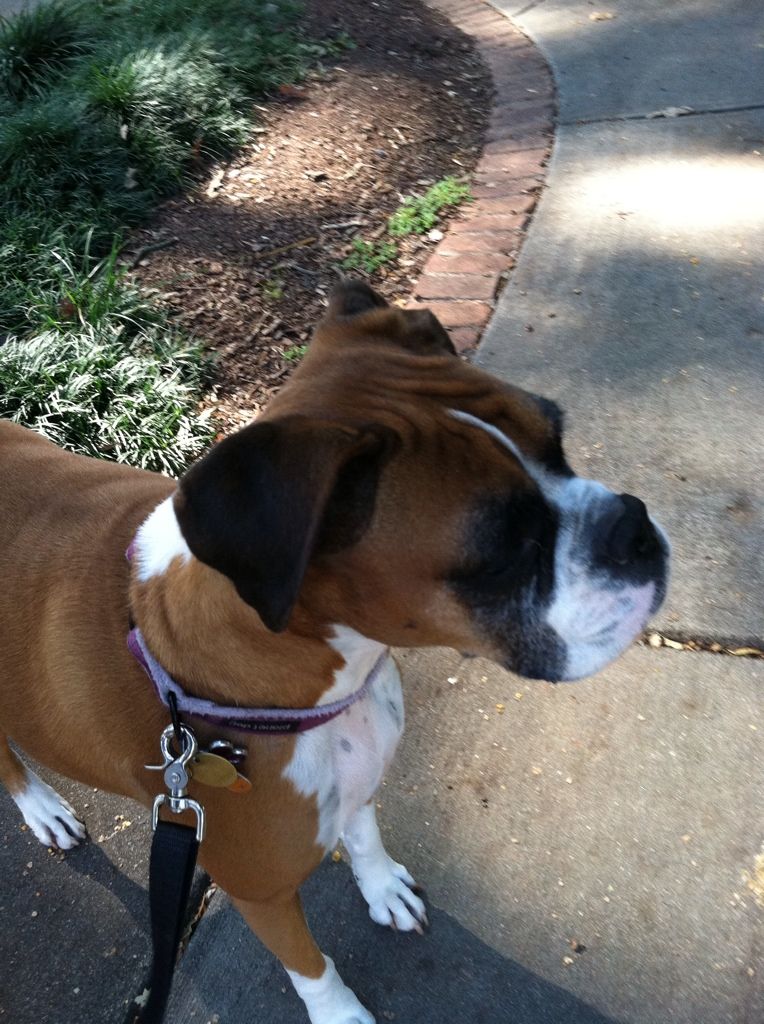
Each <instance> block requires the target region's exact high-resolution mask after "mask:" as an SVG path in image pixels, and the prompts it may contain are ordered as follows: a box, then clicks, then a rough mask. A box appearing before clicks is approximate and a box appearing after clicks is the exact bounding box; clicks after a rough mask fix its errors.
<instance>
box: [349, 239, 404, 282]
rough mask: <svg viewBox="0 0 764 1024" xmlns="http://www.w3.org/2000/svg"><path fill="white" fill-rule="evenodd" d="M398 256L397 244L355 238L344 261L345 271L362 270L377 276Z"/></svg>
mask: <svg viewBox="0 0 764 1024" xmlns="http://www.w3.org/2000/svg"><path fill="white" fill-rule="evenodd" d="M397 255H398V246H397V245H396V244H395V242H384V241H379V242H366V241H364V239H363V238H354V239H353V247H352V249H351V251H350V253H349V254H348V255H347V256H346V257H345V259H344V260H343V261H342V268H343V270H362V271H363V272H364V273H365V274H368V275H371V274H375V273H376V272H377V271H378V270H379V268H380V267H383V266H385V264H386V263H392V261H393V260H394V259H395V257H396V256H397Z"/></svg>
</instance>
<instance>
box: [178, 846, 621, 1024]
mask: <svg viewBox="0 0 764 1024" xmlns="http://www.w3.org/2000/svg"><path fill="white" fill-rule="evenodd" d="M304 898H305V908H306V914H307V917H308V920H309V921H310V923H311V927H312V929H313V932H314V934H315V936H316V939H317V941H318V943H319V945H320V946H321V948H322V949H323V950H324V951H325V952H326V953H327V954H328V955H331V956H332V957H333V959H334V961H335V963H336V964H337V967H338V970H339V971H340V973H341V974H342V977H343V979H344V980H345V982H346V983H347V984H348V985H349V986H350V987H351V988H352V989H353V990H354V991H355V992H356V994H357V995H358V996H359V998H360V999H361V1001H362V1002H363V1003H364V1004H365V1005H366V1006H368V1008H369V1009H370V1010H371V1012H372V1013H373V1014H374V1015H375V1017H376V1018H377V1021H378V1022H379V1024H383V1022H384V1021H398V1022H399V1024H446V1022H450V1021H454V1022H459V1024H462V1022H464V1024H510V1022H511V1024H615V1022H614V1021H613V1019H612V1018H610V1017H605V1016H603V1015H602V1014H600V1013H598V1012H597V1011H596V1010H595V1009H593V1008H592V1007H591V1006H588V1005H587V1004H586V1003H583V1002H581V1001H580V1000H579V999H577V998H576V997H575V996H572V995H570V993H568V992H566V991H565V990H564V989H561V988H559V987H558V986H556V985H552V984H550V983H548V982H546V981H544V980H543V979H542V978H540V977H538V975H535V974H533V973H532V972H531V971H528V970H526V969H525V968H524V967H522V966H521V965H520V964H518V963H516V962H515V961H513V960H509V959H506V958H505V957H503V956H501V955H500V954H498V953H497V952H495V951H494V950H493V949H491V948H490V946H487V945H486V944H485V943H483V942H481V941H480V940H479V939H477V938H475V936H474V935H472V934H471V933H470V932H468V931H467V930H466V929H465V928H463V927H462V926H461V925H460V924H459V923H458V922H457V921H456V920H454V919H453V918H452V917H450V916H449V915H448V914H447V913H445V912H444V911H441V910H436V909H431V910H430V919H431V922H432V927H431V929H430V931H429V932H428V933H427V934H426V935H425V936H424V937H420V936H418V935H404V934H400V935H396V934H395V933H393V932H391V931H390V930H389V929H383V928H379V927H378V926H376V925H374V924H373V923H372V922H371V921H370V920H369V917H368V915H367V913H366V908H365V904H364V903H363V900H362V899H361V896H360V894H359V893H358V890H357V888H356V886H355V882H354V881H353V877H352V875H351V872H350V870H349V868H348V867H347V865H345V864H334V863H332V862H325V863H324V864H323V865H322V867H321V868H320V869H319V870H318V871H317V872H316V874H315V875H314V876H313V877H312V878H311V879H310V880H309V882H308V883H307V884H306V886H305V888H304ZM215 1014H217V1015H218V1016H219V1019H220V1022H221V1024H239V1022H242V1024H243V1022H244V1021H250V1020H257V1021H258V1024H276V1022H279V1024H292V1022H294V1024H306V1022H307V1016H306V1015H305V1011H304V1009H303V1008H302V1005H301V1003H300V1000H299V999H298V998H297V996H296V995H295V994H294V992H293V991H292V988H291V985H290V984H289V982H288V980H287V977H286V975H285V974H284V971H283V970H282V968H281V967H280V965H279V964H278V963H277V961H276V960H275V959H274V958H273V957H272V956H271V955H270V954H268V953H266V952H265V951H264V950H263V947H262V945H261V944H260V943H259V941H258V940H257V939H255V937H254V936H253V935H252V933H251V932H250V931H249V929H248V927H247V925H246V924H245V923H244V921H243V920H242V919H241V917H240V916H239V914H238V912H237V911H236V910H234V909H233V907H232V906H231V905H230V903H229V902H228V901H227V900H226V899H225V898H224V897H223V896H222V895H218V896H216V897H215V900H214V901H213V904H212V906H211V908H210V910H208V912H207V914H206V915H205V916H204V918H203V919H202V922H201V924H200V925H199V928H198V929H197V931H196V933H195V934H194V937H193V939H192V941H191V943H190V945H189V948H188V951H187V952H186V955H185V957H184V959H183V961H182V963H181V965H180V969H179V971H178V973H177V974H176V983H175V990H174V996H173V999H172V1002H171V1006H170V1012H169V1014H168V1019H167V1024H181V1022H182V1024H187V1022H189V1024H190V1022H197V1021H199V1022H202V1024H206V1022H208V1021H209V1020H211V1019H213V1020H214V1019H215V1016H214V1015H215Z"/></svg>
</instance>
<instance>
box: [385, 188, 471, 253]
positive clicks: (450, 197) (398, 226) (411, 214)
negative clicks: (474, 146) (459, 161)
mask: <svg viewBox="0 0 764 1024" xmlns="http://www.w3.org/2000/svg"><path fill="white" fill-rule="evenodd" d="M469 197H470V189H469V185H465V184H464V183H463V182H461V181H458V180H457V179H456V178H453V177H449V178H443V179H442V180H441V181H437V182H436V183H435V184H434V185H433V186H432V188H429V189H428V190H427V191H426V192H425V194H424V195H423V196H419V197H416V196H412V197H411V198H409V199H407V200H406V201H405V202H404V203H403V204H402V205H401V206H399V207H398V209H397V210H396V211H395V213H394V214H393V215H392V217H390V219H389V220H388V222H387V230H388V231H389V233H390V234H391V235H392V236H393V238H402V237H403V236H404V235H424V234H425V233H426V232H427V231H430V230H431V229H432V228H434V227H435V225H436V224H437V223H438V220H439V219H440V215H441V214H442V213H443V211H444V210H446V209H448V208H449V207H451V206H458V205H459V204H460V203H462V202H464V200H465V199H468V198H469Z"/></svg>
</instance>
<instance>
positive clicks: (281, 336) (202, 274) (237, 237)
mask: <svg viewBox="0 0 764 1024" xmlns="http://www.w3.org/2000/svg"><path fill="white" fill-rule="evenodd" d="M306 8H307V13H306V19H307V22H308V29H309V31H310V32H311V33H312V34H313V35H314V36H315V37H318V38H320V37H325V36H334V35H336V34H337V33H339V32H346V33H348V35H349V36H350V37H351V38H352V39H353V40H354V42H355V43H356V48H355V49H353V50H349V51H347V52H346V53H345V54H343V55H342V56H341V57H339V58H332V59H330V60H328V61H327V62H326V63H325V67H324V69H323V70H322V71H319V72H316V73H314V74H312V75H311V76H310V77H309V78H308V80H307V81H306V82H304V83H303V84H302V85H301V86H300V87H295V88H285V89H283V90H282V91H281V93H280V94H279V95H278V96H276V97H274V98H272V99H271V100H269V101H268V102H267V103H264V104H263V105H262V106H259V107H258V108H257V109H258V114H259V115H260V122H261V123H260V127H259V128H258V129H257V132H256V134H255V135H254V137H253V142H252V143H251V144H250V145H248V146H247V147H246V148H245V149H244V150H243V151H242V152H241V153H240V154H238V155H237V156H236V158H235V159H233V160H232V161H231V162H230V163H229V164H227V165H225V166H219V167H216V168H214V169H213V171H212V172H211V173H210V175H209V177H208V178H207V180H205V181H203V182H202V183H200V185H199V187H198V188H197V189H196V190H195V191H193V192H191V193H190V194H187V195H184V196H180V197H178V198H175V199H173V200H170V201H169V202H167V203H166V204H165V205H164V206H163V207H162V208H161V209H160V210H159V211H158V214H157V216H156V217H155V218H154V220H153V223H152V225H151V228H150V229H147V230H145V231H143V232H140V233H138V234H137V235H136V237H135V239H134V246H133V249H134V251H135V252H138V251H139V250H141V248H142V247H147V246H150V245H152V244H154V243H156V242H161V241H164V240H167V239H170V238H173V239H174V238H177V242H175V243H173V244H172V245H171V246H170V247H168V248H165V249H161V250H159V251H154V252H151V253H150V254H148V255H146V256H145V258H144V259H142V260H141V261H140V263H139V265H138V268H137V270H136V271H135V273H136V277H137V279H138V280H139V281H140V283H141V284H142V285H143V286H145V287H150V288H153V289H156V291H157V293H158V294H159V296H160V297H161V300H162V301H163V302H164V303H165V304H166V305H167V307H168V308H169V309H170V310H171V312H172V314H173V315H174V317H175V318H176V319H177V321H178V322H179V323H180V324H181V325H182V326H183V327H185V328H186V329H187V330H189V331H191V332H192V333H193V334H194V335H196V336H198V337H199V338H201V339H202V340H203V341H204V342H205V344H207V345H208V346H209V347H211V348H212V349H214V350H215V352H216V355H217V360H216V369H215V383H214V387H213V390H212V392H211V394H210V396H209V398H208V399H207V404H208V405H210V406H211V407H212V408H213V409H214V411H215V414H216V416H218V417H219V418H220V420H221V424H222V427H223V429H230V428H231V427H236V426H239V425H241V423H242V422H244V421H246V420H249V419H250V418H251V417H252V416H253V415H254V414H255V413H257V411H258V410H259V409H260V408H261V407H262V406H263V405H264V404H265V403H266V402H267V401H268V398H269V396H270V395H271V394H272V393H273V392H274V391H275V390H277V389H278V388H279V387H280V386H281V385H282V384H283V383H284V381H285V380H286V378H287V377H288V375H289V373H290V372H291V370H292V369H293V368H294V366H295V365H296V359H295V355H296V353H295V352H294V351H293V350H294V349H295V348H296V347H297V346H300V345H303V344H305V343H306V342H307V341H308V339H309V336H310V331H311V329H312V327H313V325H314V324H315V322H316V320H317V319H318V318H319V317H320V316H321V313H322V310H323V307H324V297H325V295H326V293H327V291H328V289H329V288H331V286H332V284H333V283H334V282H335V281H336V279H337V268H338V266H339V264H340V262H341V261H342V259H343V258H344V257H345V256H346V255H347V254H348V252H349V251H350V246H351V242H352V239H353V238H354V237H355V236H356V235H357V234H360V235H362V237H363V238H365V239H367V240H372V239H374V238H378V237H380V236H381V235H382V234H383V233H384V230H385V225H386V221H387V217H388V216H389V214H390V213H392V212H393V210H395V209H396V207H397V206H398V205H399V204H400V202H401V199H402V198H404V197H405V196H407V195H410V194H412V193H422V192H423V191H424V190H425V189H426V188H427V187H428V186H429V185H431V184H433V183H434V182H435V181H437V180H439V179H440V178H443V177H445V176H446V175H457V176H468V175H469V173H470V172H471V171H472V169H473V168H474V166H475V164H476V163H477V161H478V158H479V156H480V153H481V149H482V145H483V139H484V136H485V131H486V125H487V120H488V115H489V112H490V105H491V88H492V87H491V79H490V76H489V74H488V72H487V70H486V68H485V66H484V65H483V63H482V61H481V59H480V57H479V56H478V55H477V53H476V50H475V47H474V44H473V43H472V41H471V40H470V38H469V37H468V36H466V35H465V34H463V33H462V32H460V31H459V30H458V29H457V28H455V27H454V26H453V25H452V24H451V23H450V22H449V21H447V20H446V19H445V18H444V17H443V16H441V15H440V14H438V13H436V12H434V11H432V10H430V9H429V8H428V7H425V6H424V5H423V4H421V3H419V2H417V0H377V2H369V3H362V4H361V3H355V4H349V3H347V0H308V2H307V4H306ZM433 248H434V243H433V242H431V241H429V240H428V239H427V238H426V237H424V238H420V237H417V238H409V239H405V240H403V241H402V243H401V244H399V250H400V257H399V259H398V260H397V261H396V262H395V263H394V264H392V265H391V266H388V267H385V268H383V269H382V270H381V271H380V273H379V274H377V275H375V276H374V278H373V284H374V286H375V287H377V288H378V290H379V291H380V292H381V293H382V294H384V295H385V296H387V297H388V298H389V299H391V300H399V301H405V300H406V299H407V298H408V297H409V296H410V294H411V290H412V287H413V285H414V283H415V282H416V280H417V277H418V276H419V272H420V270H421V268H422V266H423V265H424V263H425V262H426V260H427V257H428V256H429V255H430V253H431V252H432V249H433ZM285 352H286V353H287V355H286V356H285V354H284V353H285ZM290 356H291V358H290Z"/></svg>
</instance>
